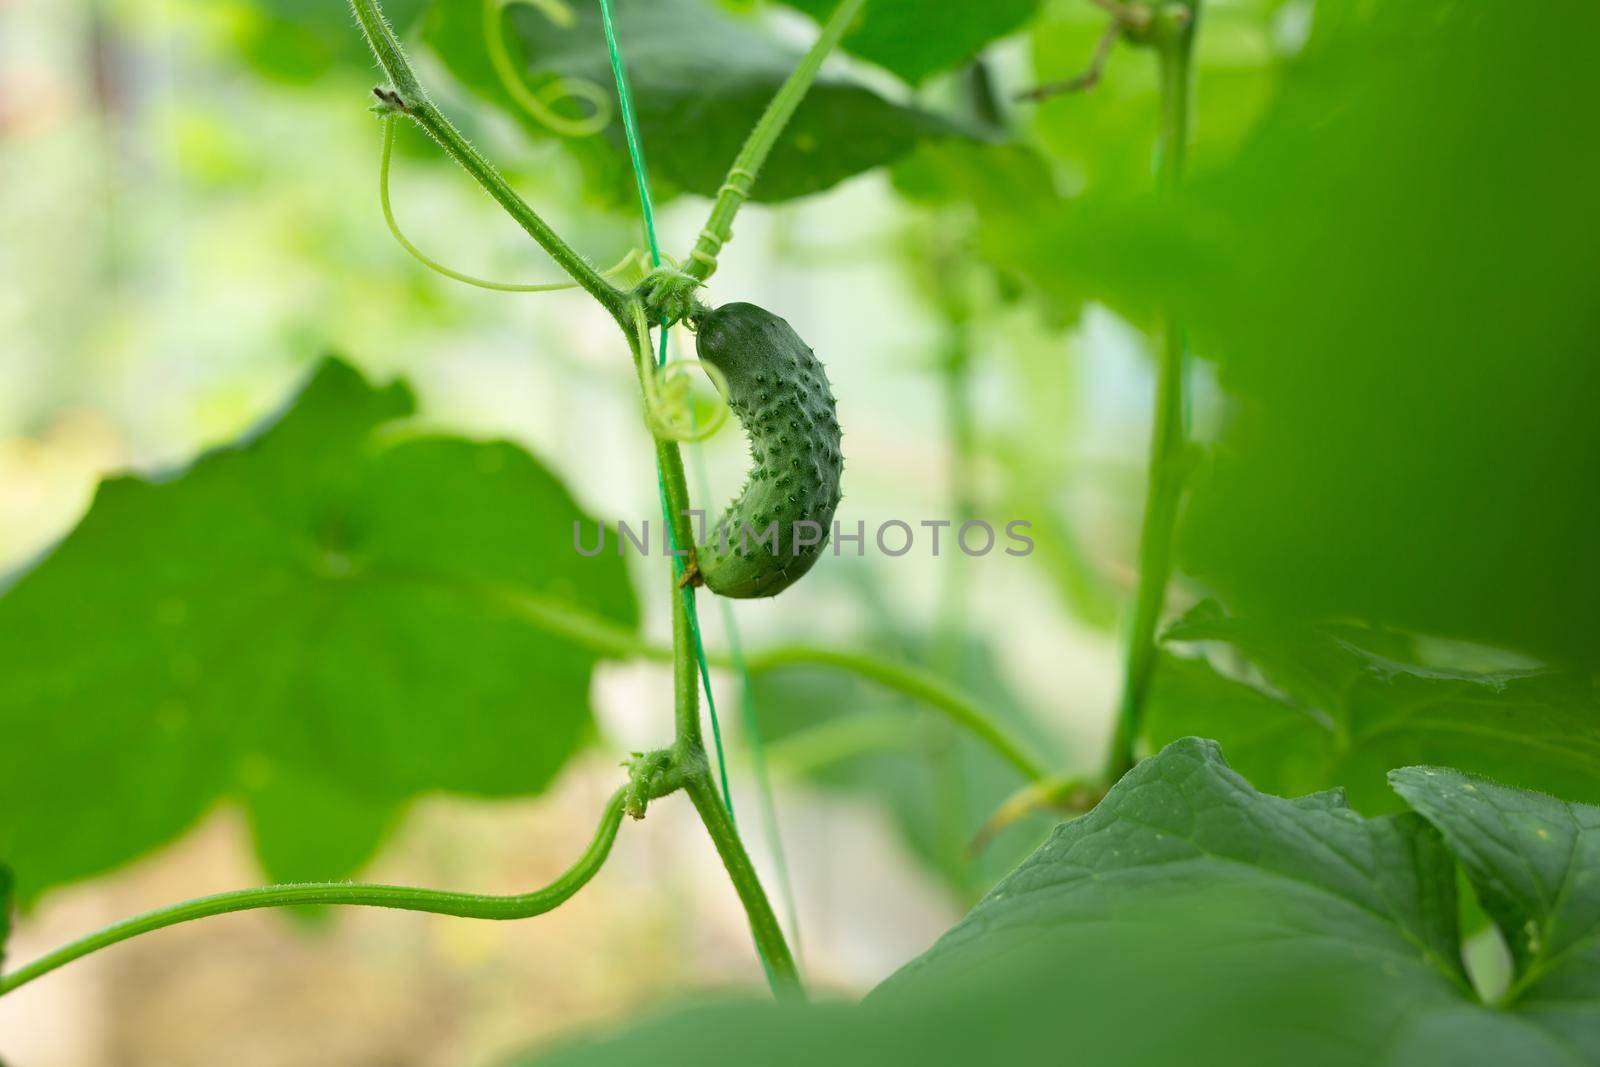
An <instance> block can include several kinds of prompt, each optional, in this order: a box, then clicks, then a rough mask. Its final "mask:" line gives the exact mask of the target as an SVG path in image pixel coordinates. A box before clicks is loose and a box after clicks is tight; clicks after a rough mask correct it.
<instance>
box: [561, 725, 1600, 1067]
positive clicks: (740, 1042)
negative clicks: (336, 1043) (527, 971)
mask: <svg viewBox="0 0 1600 1067" xmlns="http://www.w3.org/2000/svg"><path fill="white" fill-rule="evenodd" d="M1574 810H1577V809H1574ZM1493 814H1494V813H1493V811H1492V810H1486V809H1484V808H1481V807H1480V808H1479V809H1478V810H1476V811H1475V812H1474V813H1473V817H1474V818H1477V819H1483V818H1486V817H1490V816H1492V815H1493ZM1595 814H1596V813H1595V812H1594V809H1583V815H1582V818H1584V819H1587V820H1589V823H1588V824H1589V825H1592V822H1593V819H1594V817H1595ZM1539 829H1541V827H1534V826H1528V825H1513V826H1511V827H1510V828H1508V830H1507V834H1508V835H1509V836H1510V837H1511V838H1513V839H1515V840H1516V841H1519V842H1524V843H1525V842H1526V839H1527V838H1528V837H1530V836H1532V837H1534V838H1537V837H1538V832H1539ZM1584 862H1585V864H1586V866H1585V867H1584V868H1583V869H1584V870H1585V871H1586V872H1588V876H1589V877H1591V878H1592V877H1593V875H1594V874H1595V872H1596V864H1595V858H1594V856H1593V855H1592V854H1591V855H1589V856H1587V857H1585V858H1584ZM1589 884H1590V886H1591V889H1592V882H1591V883H1589ZM1456 906H1457V902H1456V882H1455V879H1454V876H1453V863H1452V858H1451V855H1450V853H1449V852H1448V851H1447V849H1446V847H1445V841H1444V840H1443V839H1441V837H1440V835H1439V833H1438V832H1437V831H1436V830H1435V829H1434V828H1433V827H1432V826H1430V825H1429V823H1428V822H1427V821H1426V820H1425V819H1423V818H1422V817H1420V816H1419V815H1417V814H1415V813H1410V812H1407V813H1404V814H1400V815H1393V816H1385V817H1382V818H1378V819H1364V818H1362V817H1361V816H1359V815H1357V814H1356V813H1354V812H1353V811H1351V810H1350V809H1348V808H1347V807H1346V806H1345V805H1344V802H1343V798H1342V796H1341V795H1339V794H1337V793H1322V794H1314V795H1311V796H1307V797H1303V798H1301V799H1299V800H1283V799H1279V798H1277V797H1272V796H1267V795H1264V794H1262V793H1258V792H1257V791H1255V790H1254V789H1253V788H1251V787H1250V785H1249V784H1248V783H1246V782H1245V781H1244V780H1243V779H1241V778H1240V777H1239V776H1238V775H1236V774H1234V773H1233V772H1232V771H1231V770H1229V769H1228V767H1227V765H1226V764H1225V763H1224V762H1223V760H1222V758H1221V757H1220V755H1219V754H1218V752H1217V750H1216V747H1215V746H1214V745H1213V744H1211V743H1209V742H1204V741H1199V740H1195V739H1188V740H1184V741H1180V742H1177V743H1175V744H1174V745H1172V746H1170V747H1169V748H1167V749H1166V750H1164V751H1163V752H1161V753H1160V754H1159V755H1157V756H1155V757H1154V758H1152V759H1150V760H1148V761H1146V762H1145V763H1143V764H1141V765H1140V766H1139V767H1137V768H1135V770H1134V771H1133V772H1131V773H1130V774H1129V775H1128V776H1127V777H1126V778H1124V779H1123V781H1121V782H1120V783H1118V785H1117V786H1116V787H1115V788H1114V789H1113V790H1112V791H1111V793H1110V794H1109V795H1107V797H1106V799H1105V800H1104V801H1103V802H1102V803H1101V804H1100V806H1099V807H1098V808H1096V809H1095V811H1093V812H1092V813H1090V814H1089V815H1086V816H1084V817H1082V818H1080V819H1077V820H1075V821H1073V822H1070V823H1067V824H1065V825H1063V826H1061V827H1059V828H1058V829H1057V830H1056V831H1055V833H1054V835H1053V836H1052V837H1051V839H1050V841H1049V842H1048V843H1046V844H1045V845H1044V846H1043V847H1042V848H1041V849H1040V850H1039V851H1038V852H1037V853H1035V854H1034V856H1033V857H1032V858H1031V859H1029V860H1028V861H1027V862H1026V863H1024V864H1023V865H1022V866H1021V867H1020V868H1018V870H1017V871H1016V872H1015V873H1014V874H1013V875H1012V876H1011V877H1009V878H1007V879H1006V880H1005V881H1003V882H1002V883H1001V884H1000V885H998V886H997V887H996V888H995V889H994V891H993V892H991V893H990V894H989V895H988V896H987V897H986V898H985V899H984V900H983V901H982V902H981V903H980V904H979V905H978V906H977V907H976V908H974V909H973V911H972V913H971V914H970V915H968V916H967V918H966V919H964V920H963V921H962V922H961V923H960V924H958V925H957V926H956V927H955V928H954V929H953V930H951V931H950V933H948V934H947V935H946V936H945V937H944V938H942V939H941V940H940V941H939V943H938V944H936V945H935V946H934V947H933V948H932V949H931V950H930V951H929V952H927V953H926V954H924V955H923V956H922V957H920V958H919V959H918V960H916V961H914V962H913V963H912V964H910V965H909V966H907V967H906V968H905V969H903V970H902V971H901V972H900V973H899V974H897V975H895V976H894V977H893V978H891V979H890V980H889V981H888V982H887V983H885V984H884V985H883V986H881V987H879V989H878V990H877V991H876V992H875V993H874V994H873V995H872V996H871V997H869V998H868V1000H867V1001H866V1003H865V1004H864V1005H863V1006H861V1007H860V1008H857V1009H853V1010H852V1009H846V1008H841V1007H825V1008H820V1009H818V1008H812V1009H789V1010H784V1009H779V1008H775V1007H770V1006H724V1007H719V1008H712V1009H698V1010H695V1011H691V1012H687V1013H680V1014H677V1015H674V1016H669V1017H668V1018H666V1019H664V1020H658V1021H655V1022H651V1023H646V1024H644V1025H642V1026H639V1027H636V1028H635V1029H634V1030H633V1031H632V1032H631V1033H627V1034H624V1035H622V1036H620V1037H615V1038H612V1039H610V1040H609V1041H604V1042H599V1043H593V1044H589V1045H583V1046H577V1047H574V1048H571V1049H568V1050H566V1051H565V1052H563V1053H559V1054H556V1055H554V1056H551V1057H548V1058H545V1059H541V1060H538V1061H536V1062H540V1063H545V1064H559V1065H567V1064H611V1063H616V1064H621V1063H634V1062H638V1060H639V1059H640V1058H641V1057H643V1056H645V1055H646V1051H645V1050H648V1058H650V1059H651V1060H652V1061H653V1062H659V1063H666V1064H677V1063H682V1064H690V1063H704V1062H717V1063H734V1062H745V1061H749V1060H759V1061H760V1062H762V1063H778V1064H802V1063H818V1062H821V1063H830V1064H837V1065H840V1067H853V1065H856V1064H862V1065H866V1064H872V1065H875V1067H877V1065H883V1064H918V1065H926V1064H971V1063H989V1062H999V1063H1006V1062H1016V1063H1041V1064H1042V1063H1059V1062H1062V1060H1063V1058H1064V1057H1066V1058H1070V1059H1072V1060H1081V1061H1083V1062H1093V1063H1096V1064H1112V1065H1127V1067H1134V1065H1139V1067H1143V1065H1148V1064H1153V1063H1202V1064H1212V1063H1215V1064H1223V1063H1226V1064H1230V1065H1238V1064H1243V1065H1255V1064H1261V1065H1272V1067H1279V1065H1281V1064H1285V1063H1294V1064H1312V1065H1317V1067H1345V1065H1349V1067H1357V1065H1359V1067H1367V1065H1370V1064H1389V1065H1395V1067H1398V1065H1401V1064H1404V1065H1406V1067H1418V1065H1434V1064H1438V1065H1441V1067H1442V1065H1444V1064H1471V1065H1478V1064H1482V1065H1485V1067H1487V1065H1490V1064H1504V1063H1517V1064H1519V1065H1522V1064H1537V1065H1541V1067H1543V1065H1551V1067H1554V1065H1561V1064H1564V1065H1568V1067H1572V1065H1576V1064H1579V1063H1585V1062H1592V1060H1588V1059H1586V1058H1585V1056H1584V1054H1583V1052H1582V1051H1580V1050H1579V1049H1578V1048H1576V1047H1574V1045H1573V1044H1572V1043H1571V1034H1570V1029H1568V1027H1567V1022H1570V1021H1571V1020H1573V1019H1578V1018H1580V1016H1578V1015H1577V1014H1573V1015H1570V1016H1568V1017H1567V1019H1566V1020H1559V1019H1555V1018H1554V1017H1552V1016H1551V1015H1548V1014H1546V1013H1545V1012H1544V1011H1543V1010H1542V1008H1540V1007H1539V1006H1538V1005H1537V1003H1536V1002H1535V1001H1534V1000H1532V999H1530V1000H1528V1001H1527V1002H1526V1003H1522V1002H1519V1003H1518V1004H1516V1005H1514V1006H1513V1007H1512V1008H1511V1010H1499V1009H1493V1008H1488V1007H1486V1006H1484V1005H1483V1004H1482V1003H1481V1002H1480V1001H1479V999H1478V997H1477V996H1476V994H1474V993H1473V992H1472V988H1471V985H1470V983H1469V979H1468V976H1467V974H1466V972H1465V971H1464V969H1463V966H1462V963H1461V958H1460V943H1459V937H1458V933H1457V927H1456V918H1455V916H1456ZM1570 966H1571V968H1572V971H1571V973H1570V975H1569V976H1568V977H1567V978H1565V979H1561V978H1559V976H1558V974H1557V973H1555V972H1552V974H1551V975H1550V977H1548V978H1541V979H1540V980H1539V981H1540V982H1541V983H1542V982H1545V981H1548V982H1550V983H1551V985H1550V986H1549V988H1548V992H1549V994H1550V995H1551V996H1555V995H1557V994H1569V993H1570V994H1572V995H1574V996H1575V997H1577V999H1578V1001H1579V1002H1578V1003H1577V1004H1574V1005H1571V1010H1572V1012H1574V1013H1577V1012H1579V1011H1587V1010H1591V1009H1592V1008H1593V1006H1594V1004H1595V1002H1596V1001H1595V993H1594V990H1593V989H1592V988H1587V989H1586V988H1580V987H1579V986H1577V985H1575V984H1573V983H1575V982H1577V981H1578V980H1579V979H1580V978H1581V979H1583V980H1586V981H1593V980H1595V979H1596V977H1600V968H1597V967H1596V966H1595V963H1594V961H1593V960H1591V959H1589V958H1587V957H1583V958H1579V959H1576V960H1573V961H1572V963H1571V964H1570ZM1530 996H1531V991H1530Z"/></svg>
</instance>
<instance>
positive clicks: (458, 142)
mask: <svg viewBox="0 0 1600 1067" xmlns="http://www.w3.org/2000/svg"><path fill="white" fill-rule="evenodd" d="M350 6H351V8H352V10H353V11H354V12H355V16H356V22H357V23H358V24H359V25H360V26H361V32H362V33H363V34H365V35H366V38H367V44H368V45H369V46H370V47H371V48H372V54H373V55H374V56H375V57H376V58H377V60H378V65H379V66H381V67H382V68H383V70H384V73H385V74H387V75H388V77H389V82H390V84H391V85H393V86H394V89H395V96H396V97H397V99H391V98H390V97H387V96H381V95H380V98H381V99H383V100H384V102H385V103H388V104H390V105H391V106H393V107H395V108H397V109H398V110H400V111H401V112H403V113H404V114H406V115H408V116H410V118H411V119H412V121H413V122H415V123H416V124H417V125H418V126H420V127H422V129H423V130H424V131H426V132H427V134H428V136H430V137H432V138H433V139H434V140H435V141H437V142H438V143H439V146H440V147H441V148H443V149H444V150H445V152H446V153H448V154H449V156H450V158H451V159H454V160H455V161H456V162H457V163H458V164H460V166H461V169H463V170H465V171H466V172H467V173H468V174H469V175H471V176H472V179H473V180H474V181H476V182H477V183H478V184H479V185H481V186H482V187H483V189H484V191H485V192H487V193H488V194H489V195H490V196H491V197H493V198H494V200H495V202H496V203H498V204H499V205H500V206H501V207H502V208H504V209H505V210H506V213H507V214H509V215H510V216H511V217H512V218H513V219H515V220H516V221H517V224H518V225H520V226H521V227H522V228H523V229H524V230H526V231H527V232H528V234H529V235H530V236H531V237H532V238H533V239H534V240H535V241H537V242H539V246H540V247H541V248H543V249H544V250H545V251H546V252H547V253H549V255H550V258H551V259H553V260H555V261H556V263H557V265H559V266H560V267H561V269H562V270H564V271H566V272H567V274H568V275H569V276H571V278H572V280H573V281H575V282H577V283H578V284H579V285H580V286H582V287H583V288H584V289H585V290H586V291H587V292H588V293H589V295H590V296H593V297H594V298H595V299H596V300H598V301H599V302H600V305H601V306H602V307H604V308H605V309H606V310H607V311H609V312H610V313H611V316H612V318H614V319H616V320H617V323H618V325H620V326H621V327H622V328H623V330H624V331H626V330H629V329H631V324H630V322H629V317H628V308H627V304H628V301H627V295H626V294H625V293H624V292H623V291H622V290H620V289H618V288H617V287H616V286H614V285H612V284H611V283H610V282H608V281H606V280H605V278H603V277H601V275H600V272H599V271H597V270H595V269H594V267H592V266H591V265H590V264H589V263H588V261H587V260H585V259H584V258H583V257H582V256H580V255H579V254H578V253H577V252H575V251H574V250H573V249H572V247H571V246H570V245H568V244H567V243H566V242H565V241H563V240H562V239H561V237H560V235H559V234H557V233H556V232H555V231H554V230H552V229H551V228H550V226H549V224H547V223H546V222H545V221H544V219H542V218H540V217H539V213H538V212H536V211H534V210H533V208H531V207H529V206H528V203H527V202H526V201H525V200H523V199H522V198H521V197H520V196H518V195H517V193H516V190H514V189H512V188H511V186H510V185H508V184H507V183H506V180H505V179H504V178H503V177H501V175H500V172H499V171H497V170H496V169H495V168H494V165H493V164H491V163H490V162H489V161H488V160H487V159H485V158H484V157H483V156H482V155H481V154H480V153H479V152H478V150H477V149H476V148H473V147H472V145H471V144H470V143H468V141H467V139H466V138H465V137H463V136H462V135H461V132H460V131H459V130H457V129H456V128H455V126H454V125H452V124H451V122H450V120H449V119H447V118H445V116H444V113H443V112H442V111H440V110H439V109H438V108H437V107H436V106H435V105H434V103H433V101H432V100H430V99H429V98H428V94H427V92H426V91H425V90H424V89H423V88H422V83H421V82H419V81H418V80H417V76H416V74H415V73H414V72H413V71H412V69H411V63H410V61H409V60H407V59H406V55H405V51H404V50H403V49H402V48H401V47H400V42H399V40H397V39H396V38H395V35H394V30H393V28H391V27H390V25H389V22H388V20H387V19H385V18H384V16H383V12H382V11H381V10H380V9H379V7H378V4H377V0H350Z"/></svg>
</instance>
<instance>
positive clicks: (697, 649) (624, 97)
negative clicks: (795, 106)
mask: <svg viewBox="0 0 1600 1067" xmlns="http://www.w3.org/2000/svg"><path fill="white" fill-rule="evenodd" d="M600 21H601V23H602V24H603V25H604V26H605V33H606V51H608V52H609V53H610V54H611V73H612V75H613V76H614V77H615V78H616V81H617V101H618V103H619V104H620V106H621V108H622V132H623V135H624V136H625V137H626V138H627V141H628V158H629V159H630V160H631V161H632V163H633V179H634V183H635V184H636V185H638V187H639V208H640V211H641V213H642V214H643V215H644V234H645V238H646V240H648V241H649V243H650V264H651V266H655V267H659V266H661V244H660V242H659V241H657V240H656V213H655V207H654V205H652V204H651V202H650V175H649V172H648V171H647V170H646V169H645V165H644V146H643V145H641V144H640V143H639V125H638V123H637V122H636V121H635V119H634V115H633V93H632V92H631V91H630V90H629V89H628V74H627V71H626V70H624V68H623V66H622V52H621V50H620V49H619V48H618V46H617V27H616V23H615V22H614V21H613V20H612V17H611V0H600ZM658 333H659V335H660V337H661V345H660V349H659V351H658V353H657V356H656V365H657V366H665V365H666V362H667V324H666V323H665V322H662V323H661V329H660V330H659V331H658ZM656 490H657V492H658V494H659V495H660V497H661V521H662V522H664V523H665V524H666V527H667V538H668V543H669V544H670V545H671V547H672V570H673V573H674V574H675V575H677V576H678V577H679V578H681V577H683V558H682V557H681V556H679V555H678V548H679V545H678V539H677V536H676V535H675V534H674V533H673V529H672V512H671V508H670V505H668V503H667V484H666V481H665V480H664V478H663V476H662V473H661V470H660V468H659V467H658V468H657V469H656ZM682 596H683V604H684V607H685V609H686V610H687V611H688V614H689V634H690V636H691V637H692V638H693V639H694V656H695V662H696V664H697V665H698V666H699V670H700V687H701V688H702V689H704V690H705V693H706V711H707V713H708V715H709V717H710V719H711V741H712V746H713V747H714V748H715V749H716V750H717V774H718V776H719V778H720V781H721V784H722V802H723V803H724V804H726V805H727V807H728V816H729V818H734V814H733V792H732V791H731V790H730V789H729V788H728V760H727V757H726V756H725V755H724V753H723V749H722V727H721V724H720V723H719V722H718V721H717V701H716V697H714V696H713V695H712V693H711V668H710V667H709V666H708V665H707V663H706V649H705V642H704V641H702V640H701V638H700V612H699V610H698V609H697V608H696V607H695V599H694V590H693V589H691V588H689V587H688V586H684V587H683V590H682ZM734 823H735V825H737V824H738V820H737V819H736V818H735V819H734Z"/></svg>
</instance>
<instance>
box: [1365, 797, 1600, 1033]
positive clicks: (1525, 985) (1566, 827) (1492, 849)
mask: <svg viewBox="0 0 1600 1067" xmlns="http://www.w3.org/2000/svg"><path fill="white" fill-rule="evenodd" d="M1390 780H1391V781H1392V783H1393V784H1394V788H1395V790H1396V791H1397V792H1398V793H1399V794H1400V795H1401V796H1403V797H1405V798H1406V802H1407V803H1409V804H1410V805H1411V806H1412V807H1413V808H1415V809H1416V810H1417V811H1419V812H1421V813H1422V814H1423V816H1424V817H1425V818H1427V819H1428V821H1429V822H1431V823H1433V824H1434V825H1435V826H1436V827H1438V828H1439V832H1440V833H1442V834H1443V835H1444V839H1445V841H1446V842H1447V843H1448V844H1449V846H1450V849H1451V851H1453V852H1455V854H1456V855H1457V856H1459V857H1461V861H1462V863H1463V864H1464V865H1465V866H1466V869H1467V876H1468V877H1469V878H1470V879H1471V880H1472V886H1473V888H1474V889H1475V890H1476V891H1477V894H1478V896H1479V898H1480V899H1481V900H1482V901H1483V905H1484V908H1485V910H1487V911H1488V913H1489V915H1490V917H1491V918H1492V919H1493V920H1494V922H1495V925H1496V926H1498V927H1499V928H1500V932H1501V933H1502V934H1503V935H1504V936H1505V940H1506V944H1507V945H1508V946H1509V947H1510V949H1511V957H1512V960H1513V961H1514V963H1515V966H1516V970H1515V973H1514V981H1513V983H1512V986H1511V989H1510V991H1509V992H1508V993H1507V995H1506V997H1505V998H1504V1000H1503V1003H1504V1004H1505V1005H1507V1006H1509V1007H1511V1008H1512V1009H1513V1010H1514V1011H1515V1012H1516V1013H1517V1014H1518V1015H1520V1016H1524V1017H1526V1018H1529V1019H1532V1020H1533V1021H1535V1022H1536V1023H1537V1024H1538V1025H1539V1026H1541V1027H1544V1028H1545V1029H1547V1030H1550V1031H1551V1032H1553V1033H1556V1034H1559V1035H1561V1037H1562V1038H1563V1039H1564V1040H1565V1041H1566V1042H1568V1044H1569V1045H1570V1046H1571V1048H1572V1049H1573V1050H1574V1051H1576V1052H1578V1053H1579V1054H1580V1055H1582V1056H1583V1057H1585V1059H1586V1060H1587V1062H1591V1063H1592V1062H1600V808H1597V807H1592V806H1590V805H1587V804H1571V803H1567V802H1565V801H1561V800H1557V799H1555V798H1554V797H1549V796H1545V795H1543V794H1540V793H1526V792H1522V791H1521V790H1516V789H1508V788H1506V787H1505V786H1503V785H1500V784H1498V783H1496V782H1491V781H1487V780H1485V779H1483V778H1475V777H1472V776H1470V775H1465V774H1462V773H1461V772H1459V771H1453V770H1447V769H1444V768H1439V767H1406V768H1404V769H1402V770H1398V771H1395V772H1394V773H1393V774H1392V775H1390Z"/></svg>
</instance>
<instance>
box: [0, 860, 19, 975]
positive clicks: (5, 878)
mask: <svg viewBox="0 0 1600 1067" xmlns="http://www.w3.org/2000/svg"><path fill="white" fill-rule="evenodd" d="M15 890H16V878H15V877H14V876H13V875H12V873H11V868H10V867H7V866H6V865H5V864H3V863H0V974H3V973H5V968H6V942H7V941H8V940H10V938H11V907H12V904H11V898H12V896H13V894H14V892H15Z"/></svg>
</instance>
